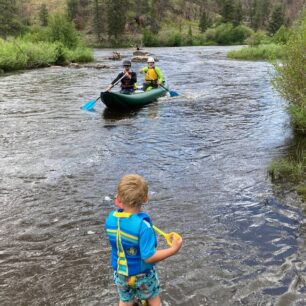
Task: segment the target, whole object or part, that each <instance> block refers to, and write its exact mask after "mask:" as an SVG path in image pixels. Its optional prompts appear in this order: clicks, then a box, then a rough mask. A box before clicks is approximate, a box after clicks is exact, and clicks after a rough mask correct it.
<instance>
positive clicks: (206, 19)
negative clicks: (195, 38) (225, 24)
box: [199, 10, 212, 33]
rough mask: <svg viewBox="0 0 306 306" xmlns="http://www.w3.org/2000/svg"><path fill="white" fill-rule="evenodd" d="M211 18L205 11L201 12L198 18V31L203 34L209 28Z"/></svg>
mask: <svg viewBox="0 0 306 306" xmlns="http://www.w3.org/2000/svg"><path fill="white" fill-rule="evenodd" d="M211 24H212V22H211V18H210V16H209V14H208V12H207V11H206V10H203V11H202V13H201V16H200V21H199V29H200V31H201V32H202V33H204V32H205V31H206V30H207V29H208V28H209V27H210V26H211Z"/></svg>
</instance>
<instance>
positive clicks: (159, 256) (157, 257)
mask: <svg viewBox="0 0 306 306" xmlns="http://www.w3.org/2000/svg"><path fill="white" fill-rule="evenodd" d="M182 243H183V240H182V238H181V237H180V239H177V240H175V241H173V244H172V247H171V248H168V249H163V250H157V251H156V252H155V254H154V255H153V256H151V257H149V258H147V259H145V262H146V263H155V262H158V261H162V260H164V259H166V258H168V257H170V256H172V255H174V254H176V253H177V252H178V251H179V250H180V248H181V247H182Z"/></svg>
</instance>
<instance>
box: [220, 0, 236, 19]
mask: <svg viewBox="0 0 306 306" xmlns="http://www.w3.org/2000/svg"><path fill="white" fill-rule="evenodd" d="M221 15H222V18H223V22H225V23H226V22H233V20H234V4H233V1H232V0H225V2H224V4H223V7H222V11H221Z"/></svg>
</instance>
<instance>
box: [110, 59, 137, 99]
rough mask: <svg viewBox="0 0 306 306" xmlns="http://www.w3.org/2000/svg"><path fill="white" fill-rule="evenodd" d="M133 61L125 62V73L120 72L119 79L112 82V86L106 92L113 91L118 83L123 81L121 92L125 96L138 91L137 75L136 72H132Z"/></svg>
mask: <svg viewBox="0 0 306 306" xmlns="http://www.w3.org/2000/svg"><path fill="white" fill-rule="evenodd" d="M131 65H132V63H131V61H129V60H125V61H123V71H122V72H120V73H119V74H118V75H117V77H116V78H115V79H114V80H113V81H112V82H111V84H110V85H109V86H108V87H107V88H106V91H111V89H112V88H113V87H114V85H116V83H117V82H118V81H121V90H120V92H121V93H123V94H131V93H133V91H134V90H135V89H136V87H137V86H136V82H137V75H136V72H134V71H132V70H131Z"/></svg>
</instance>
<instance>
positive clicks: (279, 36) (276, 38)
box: [272, 25, 290, 44]
mask: <svg viewBox="0 0 306 306" xmlns="http://www.w3.org/2000/svg"><path fill="white" fill-rule="evenodd" d="M289 36H290V30H289V29H287V28H286V27H285V26H284V25H282V26H281V27H280V28H279V29H278V31H277V32H276V33H275V34H274V35H273V38H272V41H273V42H274V43H276V44H286V43H287V42H288V39H289Z"/></svg>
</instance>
